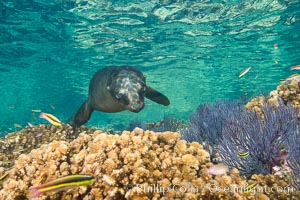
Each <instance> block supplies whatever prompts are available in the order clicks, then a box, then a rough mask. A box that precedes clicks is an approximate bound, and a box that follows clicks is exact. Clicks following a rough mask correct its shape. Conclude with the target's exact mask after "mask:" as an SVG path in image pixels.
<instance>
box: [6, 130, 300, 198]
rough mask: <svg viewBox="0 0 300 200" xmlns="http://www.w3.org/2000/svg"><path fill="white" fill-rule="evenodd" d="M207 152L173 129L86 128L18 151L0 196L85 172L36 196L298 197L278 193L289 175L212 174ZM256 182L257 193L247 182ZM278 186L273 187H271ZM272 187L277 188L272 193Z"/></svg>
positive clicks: (14, 195)
mask: <svg viewBox="0 0 300 200" xmlns="http://www.w3.org/2000/svg"><path fill="white" fill-rule="evenodd" d="M210 165H212V163H211V162H210V155H209V153H208V152H207V151H205V150H204V149H203V147H202V145H201V144H199V143H197V142H192V143H188V142H186V141H184V140H181V139H180V135H179V134H178V133H174V132H162V133H155V132H153V131H144V130H142V129H139V128H136V129H134V130H133V131H132V132H129V131H123V132H122V134H120V135H112V134H107V133H105V132H103V131H101V130H96V131H94V132H93V133H92V134H88V133H87V132H86V131H84V132H82V133H80V134H79V136H78V137H77V138H76V139H73V140H71V141H65V140H58V141H52V142H50V143H49V144H43V145H41V146H40V147H39V148H37V149H33V150H31V152H30V153H28V154H21V155H20V156H19V157H18V158H17V159H16V161H15V163H14V165H13V167H12V168H11V169H9V170H8V169H7V168H3V167H0V173H1V174H3V173H9V177H8V178H7V179H6V180H4V181H3V183H2V185H0V199H22V200H26V199H27V192H28V189H29V187H31V186H36V185H40V184H43V183H45V182H48V181H51V180H55V179H56V178H59V177H62V176H66V175H69V174H88V175H92V176H94V177H95V179H96V181H95V182H94V183H93V184H92V185H90V186H87V187H85V186H82V187H79V188H75V189H69V190H66V191H62V192H57V193H51V192H49V193H45V194H43V195H42V196H40V197H38V198H37V199H57V200H58V199H64V200H69V199H70V200H71V199H73V200H74V199H78V200H79V199H83V200H98V199H118V200H119V199H256V197H257V198H258V197H259V199H268V198H270V199H287V198H290V197H291V199H299V198H300V194H299V191H293V193H291V192H290V193H288V192H286V193H284V192H281V193H280V196H278V192H280V191H278V188H279V187H288V186H289V185H288V183H289V181H288V180H281V179H280V178H279V177H276V176H273V175H272V176H257V177H254V178H253V179H251V180H249V181H247V180H246V179H245V178H243V177H241V176H239V173H238V171H237V170H235V169H233V170H231V171H230V172H228V173H227V174H223V175H217V176H214V175H210V174H207V173H206V170H205V169H206V168H207V167H208V166H210ZM253 182H254V183H255V182H256V183H257V185H256V187H255V189H256V190H255V192H254V191H253V192H252V191H251V192H249V191H248V192H245V189H244V188H245V186H247V185H249V184H251V183H253ZM275 187H276V188H275ZM273 191H276V193H275V192H273Z"/></svg>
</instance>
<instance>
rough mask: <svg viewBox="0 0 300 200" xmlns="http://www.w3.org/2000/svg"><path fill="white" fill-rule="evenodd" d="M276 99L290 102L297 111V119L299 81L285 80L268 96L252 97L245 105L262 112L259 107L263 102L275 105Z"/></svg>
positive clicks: (286, 102)
mask: <svg viewBox="0 0 300 200" xmlns="http://www.w3.org/2000/svg"><path fill="white" fill-rule="evenodd" d="M278 99H281V100H283V102H284V103H285V104H288V103H291V104H292V105H293V106H294V108H295V109H296V110H297V111H298V119H300V82H298V81H296V80H290V81H286V82H284V83H282V84H280V85H278V86H277V88H276V90H273V91H271V92H270V94H269V96H260V97H257V98H253V99H252V100H251V101H250V102H248V103H247V104H246V106H245V107H246V108H248V109H254V110H255V111H256V112H257V113H260V114H262V112H261V107H262V105H263V104H264V103H265V102H267V103H268V104H270V105H274V106H277V105H278Z"/></svg>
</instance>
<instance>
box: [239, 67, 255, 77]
mask: <svg viewBox="0 0 300 200" xmlns="http://www.w3.org/2000/svg"><path fill="white" fill-rule="evenodd" d="M251 68H252V67H248V68H247V69H245V70H243V71H242V72H241V73H240V75H239V78H241V77H242V76H244V75H245V74H247V73H248V72H249V71H250V69H251Z"/></svg>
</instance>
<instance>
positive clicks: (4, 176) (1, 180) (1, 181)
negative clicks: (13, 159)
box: [0, 173, 8, 184]
mask: <svg viewBox="0 0 300 200" xmlns="http://www.w3.org/2000/svg"><path fill="white" fill-rule="evenodd" d="M7 177H8V173H6V174H4V175H3V176H1V177H0V184H2V183H3V181H4V180H5V179H6V178H7Z"/></svg>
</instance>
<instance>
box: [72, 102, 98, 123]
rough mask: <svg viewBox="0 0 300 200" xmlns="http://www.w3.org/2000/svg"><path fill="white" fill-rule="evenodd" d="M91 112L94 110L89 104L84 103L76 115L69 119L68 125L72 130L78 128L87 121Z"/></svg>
mask: <svg viewBox="0 0 300 200" xmlns="http://www.w3.org/2000/svg"><path fill="white" fill-rule="evenodd" d="M93 111H94V110H93V109H92V107H91V106H90V104H89V102H88V101H85V102H84V103H83V104H82V105H81V106H80V108H79V109H78V111H77V112H76V114H75V115H74V116H73V117H72V118H71V119H69V121H68V123H69V124H70V125H71V126H72V127H74V128H76V127H80V126H81V125H83V124H85V123H86V122H87V121H89V119H90V117H91V115H92V112H93Z"/></svg>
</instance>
